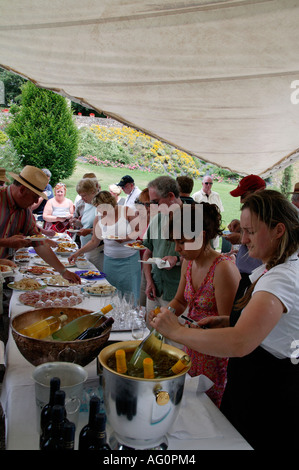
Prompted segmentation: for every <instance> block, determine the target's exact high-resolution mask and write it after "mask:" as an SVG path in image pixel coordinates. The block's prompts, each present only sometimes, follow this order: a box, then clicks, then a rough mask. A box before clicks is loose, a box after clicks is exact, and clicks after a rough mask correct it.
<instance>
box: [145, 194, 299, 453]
mask: <svg viewBox="0 0 299 470" xmlns="http://www.w3.org/2000/svg"><path fill="white" fill-rule="evenodd" d="M241 228H242V231H243V235H242V243H244V244H246V245H247V247H248V250H249V255H250V256H252V257H254V258H259V259H261V260H262V261H263V265H262V266H259V267H258V268H257V269H256V270H255V271H253V273H252V274H251V276H250V277H251V282H252V285H251V286H250V287H249V288H248V290H247V292H246V293H245V295H244V296H243V298H241V299H240V301H238V302H236V303H235V306H234V309H233V311H232V313H231V315H230V317H223V318H219V317H217V318H214V319H213V318H209V319H208V318H206V319H204V320H201V321H200V322H198V325H199V326H208V327H209V328H208V329H201V328H190V329H189V328H183V327H182V326H181V325H179V323H178V321H177V319H176V317H175V316H174V315H171V314H170V312H169V311H167V309H162V310H163V312H162V313H159V314H158V316H157V317H156V318H154V319H152V320H151V325H152V326H154V327H155V328H156V329H157V330H158V331H160V332H161V333H162V334H164V335H165V336H167V337H168V338H170V339H172V340H174V341H177V342H179V343H181V344H185V345H188V346H189V347H191V348H192V349H195V350H197V351H199V352H201V353H204V354H212V355H215V356H218V357H224V356H228V357H230V359H229V364H228V381H227V386H226V389H225V392H224V395H223V400H222V405H221V410H222V411H223V413H224V414H225V415H226V416H227V418H228V419H229V420H230V421H231V423H232V424H233V425H234V426H235V427H236V429H237V430H238V431H239V432H240V433H241V434H242V435H243V436H244V437H245V439H246V440H247V441H248V442H249V444H251V446H252V447H253V448H254V449H288V450H289V449H297V448H298V439H297V417H298V416H299V401H298V396H299V368H298V362H299V361H298V356H299V353H298V346H299V310H298V305H299V258H298V249H299V220H298V215H297V212H296V209H295V208H294V207H293V205H292V204H291V203H290V202H289V201H288V200H287V199H286V198H285V197H284V196H283V195H282V194H280V193H279V192H277V191H272V190H264V191H260V192H256V193H254V194H251V195H249V196H247V198H246V199H245V200H244V203H243V206H242V209H241Z"/></svg>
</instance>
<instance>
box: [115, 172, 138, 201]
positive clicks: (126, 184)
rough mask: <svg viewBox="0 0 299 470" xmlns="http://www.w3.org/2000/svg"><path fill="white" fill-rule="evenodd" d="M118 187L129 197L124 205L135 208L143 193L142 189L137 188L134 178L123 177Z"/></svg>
mask: <svg viewBox="0 0 299 470" xmlns="http://www.w3.org/2000/svg"><path fill="white" fill-rule="evenodd" d="M117 186H120V187H121V189H122V190H123V192H124V193H125V194H126V195H127V198H126V200H125V204H124V205H125V206H129V207H135V201H136V199H137V198H138V196H139V194H140V193H141V189H139V188H138V187H137V186H135V183H134V180H133V178H132V176H130V175H125V176H123V177H122V179H121V180H120V182H119V183H118V184H117Z"/></svg>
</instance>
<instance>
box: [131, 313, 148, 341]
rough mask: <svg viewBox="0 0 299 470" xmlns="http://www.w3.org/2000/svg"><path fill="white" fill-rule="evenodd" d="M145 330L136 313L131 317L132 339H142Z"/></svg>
mask: <svg viewBox="0 0 299 470" xmlns="http://www.w3.org/2000/svg"><path fill="white" fill-rule="evenodd" d="M144 332H145V322H144V319H143V318H141V317H140V316H139V315H138V314H137V315H136V314H134V315H133V317H132V336H133V338H134V339H142V338H143V336H144Z"/></svg>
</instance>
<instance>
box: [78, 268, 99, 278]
mask: <svg viewBox="0 0 299 470" xmlns="http://www.w3.org/2000/svg"><path fill="white" fill-rule="evenodd" d="M75 273H76V274H78V276H80V277H82V278H83V279H104V278H105V277H106V274H104V273H102V272H100V271H91V270H86V269H85V270H83V271H75Z"/></svg>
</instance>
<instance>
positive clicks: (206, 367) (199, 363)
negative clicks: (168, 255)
mask: <svg viewBox="0 0 299 470" xmlns="http://www.w3.org/2000/svg"><path fill="white" fill-rule="evenodd" d="M227 260H229V258H228V257H227V256H225V255H220V256H218V257H217V258H216V259H215V260H214V261H213V263H212V265H211V267H210V269H209V271H208V273H207V275H206V277H205V279H204V281H203V283H202V284H201V286H200V287H199V288H198V290H197V291H195V290H194V288H193V285H192V279H191V269H192V261H189V263H188V266H187V271H186V287H185V292H184V297H185V300H186V301H187V302H188V307H189V314H188V316H189V317H190V318H192V319H193V320H195V321H199V320H201V319H202V318H205V317H208V316H218V311H217V305H216V298H215V290H214V285H213V279H214V273H215V268H216V266H217V264H219V263H221V262H222V261H227ZM184 349H185V351H186V352H187V353H188V355H189V356H190V358H191V361H192V366H191V368H190V370H189V374H190V375H191V376H192V377H194V376H196V375H200V374H204V375H205V376H207V377H209V379H211V380H212V381H213V382H214V385H213V387H212V388H210V390H208V391H207V395H208V396H209V397H210V399H211V400H212V401H213V402H214V403H215V405H217V406H218V407H219V406H220V403H221V399H222V395H223V392H224V389H225V384H226V368H227V362H228V358H219V357H215V356H209V355H207V354H201V353H199V352H197V351H193V349H189V348H187V347H185V348H184Z"/></svg>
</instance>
